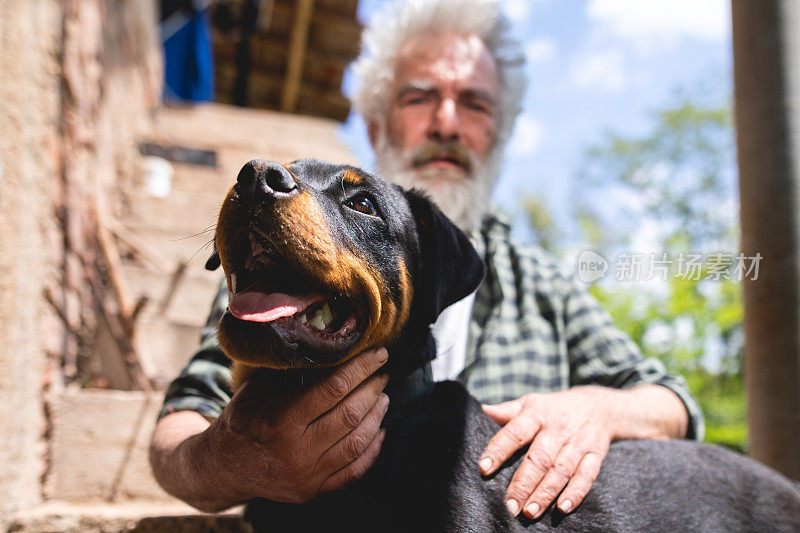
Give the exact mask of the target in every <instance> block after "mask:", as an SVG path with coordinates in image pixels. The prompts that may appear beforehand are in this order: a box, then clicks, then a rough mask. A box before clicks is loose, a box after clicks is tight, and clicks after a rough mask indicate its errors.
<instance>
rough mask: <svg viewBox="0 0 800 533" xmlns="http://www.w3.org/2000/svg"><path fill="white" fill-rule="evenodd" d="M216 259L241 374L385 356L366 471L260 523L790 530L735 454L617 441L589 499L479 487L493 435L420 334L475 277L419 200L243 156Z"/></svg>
mask: <svg viewBox="0 0 800 533" xmlns="http://www.w3.org/2000/svg"><path fill="white" fill-rule="evenodd" d="M215 244H216V247H217V252H216V253H215V255H214V256H212V258H211V259H210V260H209V265H208V266H209V267H210V268H214V267H216V266H218V265H219V263H221V264H222V266H223V268H224V270H225V274H226V277H227V280H228V287H229V290H230V299H229V306H228V311H227V312H226V313H225V315H224V316H223V318H222V320H221V322H220V324H219V340H220V344H221V346H222V348H223V350H224V351H225V353H226V354H227V355H228V356H229V357H230V358H231V359H232V360H233V362H234V380H235V382H236V383H239V382H241V380H242V379H244V378H245V377H246V376H247V375H249V374H250V373H252V372H255V371H258V372H267V373H272V374H274V375H275V378H276V379H275V380H274V381H275V383H276V387H299V386H303V385H302V383H303V382H304V380H305V382H308V380H310V379H313V378H314V376H315V375H317V374H319V373H323V372H325V371H326V370H325V369H328V368H330V367H332V366H335V365H337V364H340V363H342V362H343V361H346V360H347V359H349V358H350V357H353V356H354V355H355V354H358V353H360V352H361V351H363V350H364V349H367V348H372V347H377V346H386V347H387V348H388V350H389V362H388V363H387V369H388V373H389V375H390V384H389V387H388V389H387V392H388V393H389V395H390V397H392V404H391V405H392V407H391V409H390V411H389V413H388V414H387V416H386V418H385V419H384V426H385V427H386V429H387V436H386V439H385V441H384V444H383V448H382V451H381V454H380V457H379V458H378V461H377V462H376V464H375V466H374V467H373V468H372V469H371V470H370V471H369V472H368V473H367V475H366V476H365V477H364V478H363V479H362V480H360V481H358V482H356V483H355V484H353V485H351V486H350V487H348V488H347V489H345V490H342V491H339V492H336V493H333V494H328V495H325V496H321V497H318V498H317V499H315V500H314V501H312V502H310V503H308V504H304V505H287V504H278V503H273V502H268V501H265V500H258V501H255V502H252V503H251V504H250V506H249V509H248V515H249V517H250V519H251V520H252V522H253V524H254V526H255V527H256V529H257V530H263V531H340V530H344V529H345V528H346V529H347V530H349V531H453V532H463V531H481V532H483V531H486V532H488V531H538V530H549V529H560V530H564V531H766V530H770V531H798V530H800V491H798V489H797V487H796V486H795V485H794V484H793V483H792V482H791V481H789V480H787V479H786V478H784V477H782V476H780V475H779V474H777V473H775V472H773V471H771V470H769V469H767V468H765V467H763V466H761V465H759V464H757V463H755V462H753V461H750V460H748V459H746V458H744V457H742V456H739V455H736V454H733V453H731V452H728V451H725V450H723V449H721V448H718V447H713V446H708V445H702V444H697V443H692V442H688V441H663V442H655V441H649V442H648V441H629V442H620V443H616V444H614V445H612V447H611V450H610V452H609V454H608V457H607V458H606V460H605V462H604V464H603V468H602V470H601V472H600V475H599V477H598V479H597V481H596V482H595V484H594V486H593V488H592V490H591V491H590V493H589V495H588V496H587V498H586V500H585V501H584V502H583V504H582V505H580V506H579V507H578V508H577V509H576V510H575V511H574V512H573V513H571V514H569V515H562V514H560V513H559V512H558V511H557V510H555V509H554V508H552V507H551V508H550V509H548V510H547V512H546V513H545V514H544V515H543V516H542V518H540V519H539V520H537V521H527V520H526V519H524V518H513V517H511V515H510V514H509V513H508V512H507V511H506V507H505V504H504V495H505V490H506V487H507V486H508V483H509V481H510V479H511V476H512V475H513V473H514V471H515V470H516V467H517V466H518V464H519V462H520V461H521V455H520V454H517V455H516V456H515V457H514V458H512V459H511V460H510V461H509V462H508V463H507V464H506V465H504V467H503V468H501V469H500V470H499V472H498V473H497V474H495V475H494V476H492V477H491V478H483V477H481V475H480V474H479V470H478V467H477V461H478V459H479V457H480V454H481V452H482V451H483V449H484V448H485V446H486V444H487V443H488V441H489V439H490V438H491V437H492V436H493V435H494V434H495V433H496V432H497V431H498V429H499V427H498V426H497V424H495V423H494V422H493V421H492V420H490V419H489V418H488V417H487V416H486V415H485V414H484V413H483V411H482V410H481V407H480V405H479V404H478V402H477V401H476V400H474V399H473V398H472V397H470V396H469V394H468V393H467V392H466V390H465V389H464V388H463V387H462V386H461V385H460V384H457V383H454V382H442V383H437V384H433V383H431V382H430V380H429V379H426V378H425V376H426V373H425V372H424V371H422V370H421V369H423V368H424V367H425V366H426V363H427V362H428V361H430V360H431V359H432V358H433V357H435V354H436V347H435V343H434V341H433V337H432V335H431V333H430V324H431V323H433V322H434V321H435V319H436V317H437V316H438V315H439V313H440V312H441V311H442V310H443V309H444V308H445V307H447V306H448V305H450V304H452V303H454V302H456V301H458V300H460V299H462V298H463V297H465V296H466V295H468V294H469V293H471V292H472V291H473V290H475V288H476V287H477V286H478V284H479V283H480V281H481V279H482V277H483V272H484V267H483V263H482V261H481V259H480V258H479V257H478V255H477V254H476V252H475V251H474V249H473V248H472V246H471V245H470V243H469V240H468V239H467V238H466V236H465V235H464V234H462V233H461V232H460V231H459V230H457V229H456V228H455V226H453V225H452V224H451V223H450V222H449V221H448V220H447V219H446V218H445V217H444V215H443V214H442V213H441V212H440V211H439V210H438V209H437V208H436V207H435V206H434V205H433V204H432V203H431V202H430V201H429V200H428V199H427V198H426V197H425V196H424V195H421V194H419V193H417V192H414V191H405V190H403V189H401V188H399V187H397V186H394V185H391V184H389V183H387V182H385V181H383V180H381V179H379V178H377V177H375V176H372V175H370V174H367V173H365V172H363V171H362V170H359V169H356V168H353V167H349V166H343V165H334V164H330V163H325V162H321V161H315V160H304V161H297V162H294V163H292V164H291V165H289V166H287V167H284V166H282V165H278V164H275V163H269V162H265V161H251V162H250V163H248V164H247V165H245V167H244V168H242V170H241V172H240V173H239V177H238V180H237V184H236V185H235V186H234V187H233V188H232V189H231V191H230V193H229V194H228V196H227V198H226V199H225V202H224V204H223V206H222V210H221V212H220V217H219V223H218V225H217V233H216V239H215Z"/></svg>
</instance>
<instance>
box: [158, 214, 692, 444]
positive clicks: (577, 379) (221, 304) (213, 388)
mask: <svg viewBox="0 0 800 533" xmlns="http://www.w3.org/2000/svg"><path fill="white" fill-rule="evenodd" d="M473 242H474V243H475V244H476V248H477V249H478V252H479V253H480V254H481V255H482V256H483V257H484V259H485V261H486V266H487V273H486V279H485V280H484V282H483V284H482V285H481V287H480V288H479V289H478V292H477V294H476V296H475V304H474V307H473V310H472V318H471V320H470V326H469V327H470V330H469V343H468V346H467V360H466V366H465V368H464V370H463V371H462V372H461V374H460V375H459V376H458V380H459V381H461V382H463V383H464V384H465V385H466V386H467V388H468V389H469V391H470V392H471V393H472V394H473V395H474V396H475V397H476V398H477V399H478V400H480V401H481V402H483V403H497V402H501V401H506V400H512V399H515V398H518V397H520V396H522V395H524V394H527V393H531V392H555V391H559V390H564V389H567V388H569V387H572V386H575V385H588V384H595V385H603V386H608V387H614V388H629V387H634V386H637V385H645V384H658V385H663V386H665V387H667V388H669V389H670V390H672V391H673V392H675V393H676V394H677V395H678V397H679V398H680V399H681V400H682V401H683V403H684V405H685V406H686V410H687V412H688V413H689V419H690V422H689V432H688V435H687V436H688V437H689V438H696V439H700V438H702V436H703V432H704V422H703V415H702V413H701V411H700V408H699V407H698V405H697V403H696V402H695V400H694V398H692V396H691V394H690V393H689V391H688V389H687V387H686V383H685V381H684V380H683V379H682V378H680V377H676V376H670V375H668V374H667V373H666V371H665V369H664V365H663V364H662V363H661V362H660V361H658V360H657V359H647V358H644V357H643V356H642V354H641V352H640V351H639V349H638V348H637V347H636V345H635V344H634V343H633V341H631V340H630V338H629V337H628V336H627V335H625V334H624V333H622V332H621V331H619V330H618V329H617V328H616V327H615V326H614V325H613V324H612V322H611V318H610V317H609V315H608V314H607V313H606V312H605V311H603V309H602V308H601V307H600V305H599V304H598V302H597V301H596V300H595V299H594V298H593V297H592V296H591V295H590V294H589V292H588V290H587V289H586V286H585V285H583V284H582V283H581V282H580V281H578V280H577V279H576V278H575V276H573V275H571V274H570V273H567V272H565V270H564V269H563V268H562V267H561V266H560V265H559V264H558V262H557V261H556V260H555V258H553V257H552V256H550V255H549V254H547V253H546V252H544V251H543V250H541V249H539V248H536V247H522V246H519V245H517V244H516V243H514V241H513V240H512V239H511V236H510V227H509V225H508V223H507V222H506V221H503V220H501V219H500V218H499V217H498V216H497V215H490V216H488V217H486V219H485V220H484V223H483V226H482V228H481V231H480V233H479V234H478V235H475V238H474V239H473ZM226 306H227V288H226V287H224V284H223V286H222V287H221V289H220V292H219V294H218V295H217V298H216V299H215V301H214V306H213V308H212V312H211V315H210V316H209V319H208V322H207V324H206V327H205V328H204V329H203V335H202V346H201V348H200V351H199V352H198V353H197V354H195V356H194V357H193V358H192V359H191V361H189V363H188V365H187V366H186V367H185V368H184V369H183V371H182V372H181V374H180V376H178V378H176V379H175V380H174V381H173V382H172V383H171V384H170V386H169V388H168V389H167V394H166V398H165V401H164V407H163V409H162V411H161V414H160V416H164V415H166V414H168V413H171V412H174V411H180V410H193V411H197V412H199V413H201V414H203V415H205V416H207V417H212V418H213V417H217V416H219V414H220V412H221V411H222V409H223V408H224V407H225V405H226V404H227V403H228V401H230V398H231V391H230V382H231V373H230V361H229V360H228V359H227V357H225V355H224V354H223V353H222V352H221V351H220V349H219V345H218V343H217V340H216V324H217V322H219V319H220V318H221V316H222V314H223V313H224V311H225V308H226Z"/></svg>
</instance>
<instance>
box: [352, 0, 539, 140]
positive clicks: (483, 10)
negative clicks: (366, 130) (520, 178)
mask: <svg viewBox="0 0 800 533" xmlns="http://www.w3.org/2000/svg"><path fill="white" fill-rule="evenodd" d="M509 30H510V28H509V23H508V20H507V19H506V18H505V16H503V14H502V13H501V12H500V6H499V3H498V1H497V0H408V1H406V2H403V1H398V2H395V3H393V4H391V5H390V6H389V7H388V8H387V9H385V10H383V11H382V12H379V13H378V14H376V15H375V16H374V17H373V19H372V20H371V21H370V23H369V25H368V26H367V27H366V28H365V30H364V34H363V36H362V52H361V56H360V57H359V58H358V59H357V60H356V62H355V64H354V66H353V69H354V72H355V74H356V76H357V77H358V78H359V80H360V84H359V87H358V89H357V92H356V95H355V98H354V102H353V103H354V105H355V109H356V111H357V112H359V113H360V114H361V116H363V117H364V120H366V121H367V122H368V123H369V122H370V121H374V122H376V123H377V124H378V126H379V128H381V129H383V128H385V126H386V114H387V112H388V110H389V98H390V97H391V92H392V83H393V82H394V68H395V62H396V60H397V56H398V54H399V52H400V50H401V48H402V47H403V45H404V44H406V43H407V42H409V41H410V40H411V39H413V38H414V37H417V36H419V35H422V34H426V33H427V34H439V33H445V32H453V33H459V34H462V35H476V36H477V37H478V38H480V39H481V41H483V43H484V45H485V46H486V48H487V49H488V51H489V53H490V54H491V56H492V58H493V59H494V61H495V64H496V66H497V73H498V78H499V98H498V106H497V139H496V145H498V146H503V145H505V143H506V141H507V140H508V137H509V136H510V135H511V130H512V129H513V127H514V121H515V120H516V118H517V115H518V114H519V112H520V110H521V107H522V105H521V102H522V97H523V95H524V93H525V87H526V85H527V79H526V77H525V72H524V68H525V55H524V53H523V52H522V49H521V47H520V45H519V42H518V41H517V40H516V39H514V38H512V37H511V35H510V31H509Z"/></svg>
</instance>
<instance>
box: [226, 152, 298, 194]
mask: <svg viewBox="0 0 800 533" xmlns="http://www.w3.org/2000/svg"><path fill="white" fill-rule="evenodd" d="M236 181H237V182H238V185H239V194H242V195H244V196H246V197H249V198H251V199H252V200H254V201H264V200H269V199H273V198H278V197H281V196H286V195H289V194H292V192H294V191H296V190H297V182H295V180H294V177H293V176H292V174H291V172H289V171H288V170H287V169H286V168H285V167H284V166H283V165H279V164H278V163H273V162H272V161H264V160H263V159H253V160H252V161H250V162H248V163H247V164H245V166H243V167H242V170H240V171H239V175H238V176H237V177H236Z"/></svg>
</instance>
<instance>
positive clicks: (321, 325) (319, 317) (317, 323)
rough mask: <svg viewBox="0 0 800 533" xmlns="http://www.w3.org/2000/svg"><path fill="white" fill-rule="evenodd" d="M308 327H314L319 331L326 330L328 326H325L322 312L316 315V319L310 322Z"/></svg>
mask: <svg viewBox="0 0 800 533" xmlns="http://www.w3.org/2000/svg"><path fill="white" fill-rule="evenodd" d="M308 325H309V326H313V327H315V328H317V329H325V327H326V326H327V324H325V320H324V319H323V318H322V313H321V311H317V312H316V313H315V314H314V317H313V318H312V319H311V320H309V321H308Z"/></svg>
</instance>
